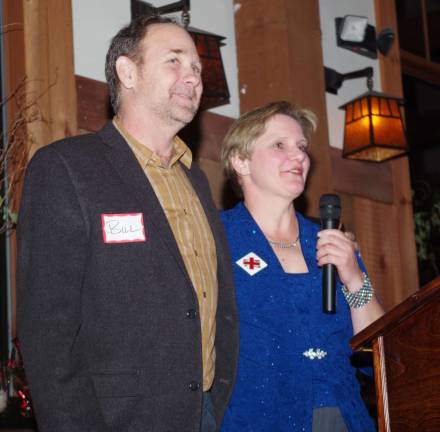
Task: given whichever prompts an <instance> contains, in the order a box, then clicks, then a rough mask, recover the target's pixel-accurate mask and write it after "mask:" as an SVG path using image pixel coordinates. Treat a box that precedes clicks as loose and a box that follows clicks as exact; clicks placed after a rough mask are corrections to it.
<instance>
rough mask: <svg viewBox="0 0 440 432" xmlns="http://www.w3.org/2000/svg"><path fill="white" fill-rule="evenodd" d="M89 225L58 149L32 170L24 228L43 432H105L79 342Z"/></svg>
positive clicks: (22, 256)
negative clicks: (82, 287)
mask: <svg viewBox="0 0 440 432" xmlns="http://www.w3.org/2000/svg"><path fill="white" fill-rule="evenodd" d="M87 240H88V236H87V223H86V218H85V215H84V214H83V212H82V210H81V207H80V201H79V199H78V196H77V192H76V190H75V187H74V183H73V181H72V178H71V176H70V175H69V170H68V166H67V164H66V163H65V162H64V161H63V160H62V159H61V157H60V156H59V155H58V153H57V152H56V150H54V149H52V146H49V147H46V148H44V149H43V150H40V151H39V152H37V154H36V155H35V156H34V158H33V159H32V161H31V162H30V164H29V167H28V169H27V173H26V177H25V183H24V188H23V195H22V202H21V206H20V212H19V221H18V226H17V241H18V263H17V327H18V335H19V338H20V341H21V348H22V353H23V361H24V366H25V370H26V374H27V378H28V381H29V385H30V390H31V396H32V399H33V405H34V409H35V415H36V419H37V423H38V426H39V431H40V432H54V431H57V432H64V431H66V432H67V431H68V432H92V431H93V432H104V431H108V426H107V425H106V424H105V422H104V418H103V416H102V414H101V409H100V407H99V402H98V399H97V396H96V394H95V390H94V387H93V384H92V382H91V378H90V375H89V374H88V373H87V366H88V365H87V363H86V361H85V355H84V352H83V350H81V347H80V345H81V344H80V343H79V339H80V337H79V335H80V329H81V325H82V316H81V284H82V279H83V276H84V271H85V262H86V259H87Z"/></svg>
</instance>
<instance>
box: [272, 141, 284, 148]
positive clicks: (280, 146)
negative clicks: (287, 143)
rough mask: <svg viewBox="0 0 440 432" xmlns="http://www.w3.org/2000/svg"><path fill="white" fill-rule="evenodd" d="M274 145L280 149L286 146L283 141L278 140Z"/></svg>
mask: <svg viewBox="0 0 440 432" xmlns="http://www.w3.org/2000/svg"><path fill="white" fill-rule="evenodd" d="M272 147H273V148H275V149H278V150H282V149H283V148H284V146H283V143H282V142H276V143H274V144H272Z"/></svg>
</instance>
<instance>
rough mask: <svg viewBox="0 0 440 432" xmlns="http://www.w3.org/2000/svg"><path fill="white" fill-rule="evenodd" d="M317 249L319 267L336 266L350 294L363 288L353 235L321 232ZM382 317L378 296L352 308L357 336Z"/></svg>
mask: <svg viewBox="0 0 440 432" xmlns="http://www.w3.org/2000/svg"><path fill="white" fill-rule="evenodd" d="M316 248H317V252H316V258H317V260H318V264H319V265H320V266H323V265H325V264H334V265H335V266H336V268H337V270H338V274H339V278H340V279H341V281H342V283H343V284H344V285H345V286H346V288H347V289H348V290H349V291H351V292H356V291H358V290H359V289H360V288H361V287H362V284H363V275H362V271H361V269H360V268H359V265H358V261H357V258H356V251H358V250H359V248H358V245H357V243H356V241H355V237H354V235H353V234H352V233H343V232H342V231H339V230H335V229H327V230H323V231H320V232H319V233H318V242H317V246H316ZM383 313H384V311H383V309H382V307H381V305H380V304H379V303H378V301H377V299H376V296H373V298H372V300H371V301H370V302H369V303H368V304H366V305H365V306H363V307H360V308H358V309H355V308H351V320H352V323H353V332H354V334H356V333H358V332H359V331H361V330H362V329H364V328H365V327H367V326H368V325H370V324H371V323H372V322H373V321H375V320H376V319H378V318H379V317H380V316H382V315H383Z"/></svg>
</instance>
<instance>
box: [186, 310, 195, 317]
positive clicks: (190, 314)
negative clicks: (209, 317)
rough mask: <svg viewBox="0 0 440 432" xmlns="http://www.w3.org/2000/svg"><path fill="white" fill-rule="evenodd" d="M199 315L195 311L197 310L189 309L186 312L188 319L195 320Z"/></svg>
mask: <svg viewBox="0 0 440 432" xmlns="http://www.w3.org/2000/svg"><path fill="white" fill-rule="evenodd" d="M196 315H197V312H196V311H195V309H188V310H187V311H186V317H187V318H189V319H194V318H195V317H196Z"/></svg>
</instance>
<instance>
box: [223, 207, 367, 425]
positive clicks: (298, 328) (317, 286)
mask: <svg viewBox="0 0 440 432" xmlns="http://www.w3.org/2000/svg"><path fill="white" fill-rule="evenodd" d="M296 214H297V218H298V222H299V230H300V242H301V248H302V252H303V254H304V258H305V261H306V264H307V267H308V270H309V271H308V273H304V274H292V273H286V272H284V270H283V268H282V267H281V265H280V263H279V261H278V259H277V257H276V255H275V254H274V253H273V251H272V248H271V247H270V245H269V243H268V242H267V240H266V239H265V237H264V236H263V234H262V232H261V230H260V229H259V227H258V225H257V224H256V223H255V221H254V220H253V218H252V217H251V215H250V213H249V212H248V210H247V209H246V207H245V206H244V205H243V204H242V203H240V204H238V205H237V206H236V207H234V208H233V209H231V210H228V211H225V212H222V214H221V218H222V221H223V223H224V225H225V229H226V234H227V237H228V241H229V247H230V249H231V255H232V260H233V267H234V278H235V286H236V296H237V304H238V311H239V318H240V354H239V365H238V372H237V380H236V384H235V388H234V391H233V394H232V397H231V400H230V403H229V406H228V408H227V410H226V413H225V417H224V420H223V424H222V429H221V430H222V431H223V432H247V431H262V432H265V431H267V432H278V431H279V432H284V431H311V430H312V416H313V409H314V408H317V407H339V409H340V411H341V414H342V416H343V418H344V421H345V424H346V425H347V427H348V429H349V430H350V431H356V432H368V431H374V430H375V427H374V424H373V422H372V420H371V418H370V417H369V415H368V412H367V410H366V408H365V405H364V403H363V401H362V399H361V396H360V387H359V384H358V381H357V379H356V377H355V369H354V368H353V367H352V366H351V364H350V360H349V358H350V355H351V354H352V351H351V348H350V346H349V340H350V338H351V337H352V335H353V328H352V324H351V318H350V310H349V307H348V305H347V302H346V301H345V298H344V296H343V293H342V291H341V289H340V288H341V286H340V283H339V282H338V287H337V311H336V314H334V315H328V314H325V313H323V312H322V293H321V291H322V288H321V286H322V285H321V279H322V276H321V269H320V268H319V267H318V266H317V263H316V240H317V232H318V231H319V229H320V228H319V226H318V225H317V224H315V223H313V222H311V221H310V220H308V219H306V218H304V217H303V216H301V215H300V214H298V213H296ZM360 263H361V261H360ZM361 266H363V265H362V263H361Z"/></svg>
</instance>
